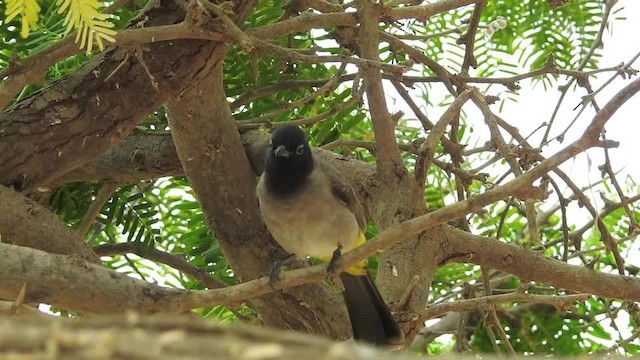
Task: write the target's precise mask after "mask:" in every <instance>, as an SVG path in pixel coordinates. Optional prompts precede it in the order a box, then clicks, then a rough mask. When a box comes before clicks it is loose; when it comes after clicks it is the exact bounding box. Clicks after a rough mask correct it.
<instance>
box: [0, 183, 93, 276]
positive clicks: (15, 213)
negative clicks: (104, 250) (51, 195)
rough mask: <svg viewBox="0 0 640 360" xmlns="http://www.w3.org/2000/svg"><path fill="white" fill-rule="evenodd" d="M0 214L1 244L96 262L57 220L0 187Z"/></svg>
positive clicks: (83, 244) (84, 245)
mask: <svg viewBox="0 0 640 360" xmlns="http://www.w3.org/2000/svg"><path fill="white" fill-rule="evenodd" d="M0 214H2V215H1V216H0V234H2V239H3V241H4V242H8V243H11V244H16V245H21V246H27V247H31V248H34V249H40V250H43V251H47V252H50V253H54V254H65V255H66V254H74V255H79V256H80V258H82V259H85V260H88V261H91V262H94V263H99V262H100V259H99V258H98V256H97V255H96V254H95V253H94V252H93V250H92V249H91V247H89V245H87V243H86V242H85V241H84V239H82V236H81V235H80V234H78V233H76V232H75V231H73V229H71V228H70V227H69V226H68V225H66V224H65V223H63V222H62V221H60V220H59V219H58V217H57V216H56V214H54V213H52V212H51V211H49V210H48V209H47V208H45V207H44V206H42V205H40V204H38V203H36V202H35V201H33V200H31V199H28V198H26V197H24V196H21V195H20V194H18V193H16V192H15V191H11V190H10V189H7V188H6V187H4V186H1V185H0ZM0 258H2V257H0Z"/></svg>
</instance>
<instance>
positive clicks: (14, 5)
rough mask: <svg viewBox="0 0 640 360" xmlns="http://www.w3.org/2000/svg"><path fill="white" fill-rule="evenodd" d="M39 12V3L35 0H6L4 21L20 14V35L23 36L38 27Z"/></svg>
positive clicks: (8, 20)
mask: <svg viewBox="0 0 640 360" xmlns="http://www.w3.org/2000/svg"><path fill="white" fill-rule="evenodd" d="M39 13H40V5H38V1H37V0H7V8H6V9H5V12H4V14H5V16H6V22H10V21H11V20H13V19H14V18H16V17H18V16H20V19H21V20H22V25H21V30H20V35H21V36H22V37H25V38H26V37H27V36H29V31H31V30H35V29H37V28H38V14H39Z"/></svg>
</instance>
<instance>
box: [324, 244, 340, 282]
mask: <svg viewBox="0 0 640 360" xmlns="http://www.w3.org/2000/svg"><path fill="white" fill-rule="evenodd" d="M341 257H342V245H338V248H337V249H335V250H334V251H333V254H332V255H331V260H329V265H327V279H329V278H331V277H333V276H334V275H335V274H336V272H337V271H338V261H340V258H341Z"/></svg>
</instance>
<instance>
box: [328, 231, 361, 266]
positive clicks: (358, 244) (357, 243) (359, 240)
mask: <svg viewBox="0 0 640 360" xmlns="http://www.w3.org/2000/svg"><path fill="white" fill-rule="evenodd" d="M365 241H367V238H365V236H364V233H363V232H360V233H359V234H358V240H357V241H356V243H355V246H354V247H353V248H357V247H358V246H360V245H362V244H364V243H365ZM349 250H351V249H349ZM321 260H322V261H324V262H329V261H331V257H330V256H329V257H323V258H321ZM345 272H346V273H348V274H351V275H355V276H364V275H366V274H367V260H366V259H365V260H362V261H359V262H358V263H357V264H355V265H353V266H352V267H350V268H348V269H346V270H345Z"/></svg>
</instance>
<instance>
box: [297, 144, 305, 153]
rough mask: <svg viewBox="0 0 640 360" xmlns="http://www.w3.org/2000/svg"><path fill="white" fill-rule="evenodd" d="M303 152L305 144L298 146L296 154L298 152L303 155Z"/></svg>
mask: <svg viewBox="0 0 640 360" xmlns="http://www.w3.org/2000/svg"><path fill="white" fill-rule="evenodd" d="M303 152H304V145H299V146H298V147H297V148H296V154H298V155H302V153H303Z"/></svg>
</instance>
